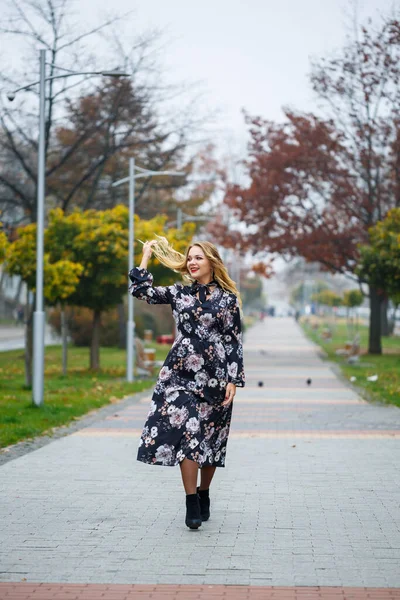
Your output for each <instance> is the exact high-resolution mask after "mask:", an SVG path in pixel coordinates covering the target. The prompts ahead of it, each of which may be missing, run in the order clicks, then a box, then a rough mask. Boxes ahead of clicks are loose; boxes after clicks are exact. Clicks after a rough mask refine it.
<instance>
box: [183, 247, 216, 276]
mask: <svg viewBox="0 0 400 600" xmlns="http://www.w3.org/2000/svg"><path fill="white" fill-rule="evenodd" d="M186 266H187V270H188V271H189V273H190V275H191V277H193V279H196V281H198V282H199V283H208V282H209V281H211V279H212V277H211V273H212V267H211V263H210V261H209V260H208V258H207V257H206V256H205V254H204V252H203V250H202V249H201V248H200V246H192V247H191V248H190V250H189V253H188V255H187V262H186Z"/></svg>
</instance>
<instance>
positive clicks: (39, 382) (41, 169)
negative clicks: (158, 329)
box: [7, 50, 129, 406]
mask: <svg viewBox="0 0 400 600" xmlns="http://www.w3.org/2000/svg"><path fill="white" fill-rule="evenodd" d="M64 70H65V71H67V72H66V73H64V74H63V75H54V76H52V77H46V50H40V78H39V81H35V82H33V83H29V84H28V85H24V86H22V87H20V88H18V89H16V90H14V91H12V92H9V93H8V94H7V98H8V100H9V101H10V102H12V101H13V100H14V99H15V95H16V94H17V93H18V92H20V91H22V90H28V89H29V88H31V87H33V86H35V85H38V84H39V148H38V170H37V173H38V177H37V215H36V219H37V233H36V307H35V308H36V310H35V312H34V314H33V374H32V382H33V385H32V393H33V402H34V404H35V405H36V406H40V405H41V404H43V392H44V324H45V314H44V310H43V253H44V248H43V246H44V196H45V167H46V164H45V163H46V157H45V103H46V98H45V93H46V90H45V83H46V81H52V80H53V79H65V78H66V77H73V76H76V75H103V76H112V77H127V76H129V74H128V73H122V72H119V71H82V72H76V71H68V70H67V69H64Z"/></svg>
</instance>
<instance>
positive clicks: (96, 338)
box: [90, 310, 101, 371]
mask: <svg viewBox="0 0 400 600" xmlns="http://www.w3.org/2000/svg"><path fill="white" fill-rule="evenodd" d="M100 323H101V312H100V311H99V310H94V311H93V331H92V343H91V346H90V368H91V369H92V370H93V371H98V370H99V368H100Z"/></svg>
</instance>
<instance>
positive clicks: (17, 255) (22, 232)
mask: <svg viewBox="0 0 400 600" xmlns="http://www.w3.org/2000/svg"><path fill="white" fill-rule="evenodd" d="M43 262H44V265H43V282H44V285H43V295H44V297H45V299H46V301H47V303H48V304H51V305H55V304H58V303H61V304H64V303H65V301H66V300H67V299H68V298H69V297H70V296H71V294H72V293H73V292H74V291H75V289H76V287H77V285H78V282H79V277H80V276H81V274H82V271H83V267H82V265H81V264H80V263H79V262H78V261H76V262H74V261H72V260H70V259H68V258H66V257H62V256H60V258H59V259H58V260H55V261H53V260H52V256H51V253H50V252H49V243H48V240H47V239H46V238H45V254H44V261H43ZM5 269H6V271H7V272H8V273H9V274H10V275H17V276H19V277H21V279H22V281H24V282H25V283H26V285H27V287H28V289H29V290H31V291H32V292H35V291H36V223H32V224H30V225H26V226H25V227H21V228H20V229H19V230H18V237H17V239H16V240H15V241H14V242H12V243H10V244H9V245H8V248H7V250H6V253H5ZM32 317H33V311H32V310H31V312H30V314H29V315H28V319H27V331H26V344H25V380H26V384H27V385H28V386H31V385H32V333H33V332H32Z"/></svg>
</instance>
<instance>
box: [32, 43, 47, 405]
mask: <svg viewBox="0 0 400 600" xmlns="http://www.w3.org/2000/svg"><path fill="white" fill-rule="evenodd" d="M45 80H46V51H45V50H40V82H39V83H40V88H39V101H40V109H39V148H38V177H37V235H36V310H35V312H34V314H33V374H32V381H33V386H32V391H33V402H34V404H35V405H36V406H40V405H41V404H43V391H44V322H45V318H44V310H43V245H44V197H45V98H46V88H45Z"/></svg>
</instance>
